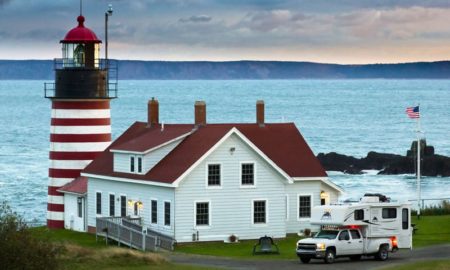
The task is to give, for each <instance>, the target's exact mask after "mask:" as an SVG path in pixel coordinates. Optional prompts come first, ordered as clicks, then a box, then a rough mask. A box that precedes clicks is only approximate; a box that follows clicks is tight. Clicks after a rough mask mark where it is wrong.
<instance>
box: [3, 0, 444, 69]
mask: <svg viewBox="0 0 450 270" xmlns="http://www.w3.org/2000/svg"><path fill="white" fill-rule="evenodd" d="M108 3H111V4H112V5H113V8H114V14H113V16H112V17H110V28H109V33H110V34H109V47H110V50H109V55H110V57H111V58H116V59H137V60H212V61H227V60H244V59H245V60H282V61H313V62H324V63H342V64H348V63H356V64H359V63H396V62H412V61H436V60H447V59H450V0H446V1H424V0H409V1H407V0H398V1H388V0H378V1H375V0H279V1H276V0H248V1H245V0H90V1H88V0H85V1H83V15H84V16H85V17H86V23H85V25H86V26H87V27H89V28H91V29H92V30H93V31H94V32H96V34H97V36H98V37H99V38H100V39H102V40H103V39H104V12H105V10H106V8H107V6H108ZM78 15H79V1H78V0H39V1H36V0H0V59H52V58H55V57H60V56H61V49H60V44H59V40H61V39H63V38H64V35H65V34H66V32H67V31H68V30H70V29H71V28H73V27H75V26H76V25H77V23H76V17H77V16H78Z"/></svg>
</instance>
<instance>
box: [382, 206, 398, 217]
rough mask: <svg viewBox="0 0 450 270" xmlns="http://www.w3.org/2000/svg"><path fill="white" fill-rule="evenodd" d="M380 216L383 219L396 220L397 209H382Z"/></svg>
mask: <svg viewBox="0 0 450 270" xmlns="http://www.w3.org/2000/svg"><path fill="white" fill-rule="evenodd" d="M381 216H382V217H383V218H397V208H383V211H382V213H381Z"/></svg>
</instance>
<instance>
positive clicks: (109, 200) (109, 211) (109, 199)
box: [108, 192, 116, 217]
mask: <svg viewBox="0 0 450 270" xmlns="http://www.w3.org/2000/svg"><path fill="white" fill-rule="evenodd" d="M111 195H114V216H115V215H116V194H115V193H112V192H109V193H108V216H109V217H110V216H111V198H110V197H111Z"/></svg>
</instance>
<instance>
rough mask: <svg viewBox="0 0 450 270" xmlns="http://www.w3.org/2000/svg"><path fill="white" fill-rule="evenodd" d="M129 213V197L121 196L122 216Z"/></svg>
mask: <svg viewBox="0 0 450 270" xmlns="http://www.w3.org/2000/svg"><path fill="white" fill-rule="evenodd" d="M126 215H127V197H126V196H123V195H122V196H120V216H121V217H125V216H126Z"/></svg>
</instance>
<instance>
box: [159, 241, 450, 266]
mask: <svg viewBox="0 0 450 270" xmlns="http://www.w3.org/2000/svg"><path fill="white" fill-rule="evenodd" d="M389 256H390V257H389V259H388V260H387V261H385V262H380V261H375V260H374V259H373V258H371V257H367V258H363V259H362V260H361V261H358V262H353V261H350V260H349V259H347V258H339V259H337V261H336V262H335V263H334V264H333V267H331V268H330V266H329V265H327V264H324V263H323V261H322V260H312V261H311V262H310V263H309V264H303V263H301V262H300V260H294V259H293V260H268V259H267V260H265V259H260V260H253V259H252V260H240V259H230V258H223V257H214V256H203V255H189V254H183V253H169V254H168V255H167V257H168V259H169V260H170V261H171V262H173V263H179V264H190V265H200V266H209V267H217V268H224V269H262V270H264V269H267V270H269V269H270V270H274V269H279V270H281V269H283V270H288V269H295V270H298V269H300V267H301V269H319V270H321V269H326V270H330V269H333V270H339V269H351V268H353V269H376V268H381V267H384V266H388V265H396V264H405V263H408V262H413V261H418V260H431V259H450V243H449V244H446V245H438V246H431V247H426V248H419V249H414V250H412V251H409V250H407V251H405V250H403V251H399V252H397V253H393V254H392V253H390V254H389ZM449 267H450V266H449Z"/></svg>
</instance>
